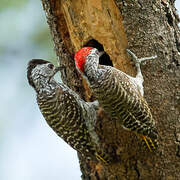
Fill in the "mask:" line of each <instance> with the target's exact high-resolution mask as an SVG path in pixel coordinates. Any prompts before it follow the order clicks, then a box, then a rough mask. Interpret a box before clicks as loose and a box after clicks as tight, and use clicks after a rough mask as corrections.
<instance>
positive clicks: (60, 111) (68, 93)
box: [27, 59, 105, 161]
mask: <svg viewBox="0 0 180 180" xmlns="http://www.w3.org/2000/svg"><path fill="white" fill-rule="evenodd" d="M60 70H61V67H55V66H54V65H53V64H52V63H50V62H48V61H45V60H42V59H33V60H31V61H30V62H29V64H28V68H27V78H28V82H29V84H30V85H31V86H32V87H33V88H34V90H35V91H36V93H37V103H38V105H39V108H40V111H41V112H42V114H43V116H44V118H45V120H46V121H47V123H48V124H49V126H50V127H51V128H52V129H53V130H54V131H55V132H56V133H57V135H58V136H59V137H61V138H62V139H63V140H64V141H65V142H66V143H68V144H69V145H70V146H71V147H72V148H74V149H75V150H77V151H78V152H79V153H80V154H81V155H82V156H84V157H86V158H87V159H96V158H97V159H99V160H102V161H105V160H104V159H103V158H104V157H101V154H102V153H103V152H101V150H100V148H99V139H98V136H97V134H96V132H95V129H94V127H95V122H96V108H97V106H98V102H97V101H95V102H85V101H84V100H82V99H81V98H80V96H79V95H78V94H77V93H76V92H74V91H73V90H71V89H70V88H69V87H67V86H66V85H65V84H63V83H58V82H56V81H55V80H54V75H55V74H56V73H57V72H58V71H60Z"/></svg>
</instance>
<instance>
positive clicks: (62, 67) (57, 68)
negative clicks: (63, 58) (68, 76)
mask: <svg viewBox="0 0 180 180" xmlns="http://www.w3.org/2000/svg"><path fill="white" fill-rule="evenodd" d="M62 69H65V66H59V67H56V68H55V69H54V73H55V74H56V73H57V72H58V71H61V70H62Z"/></svg>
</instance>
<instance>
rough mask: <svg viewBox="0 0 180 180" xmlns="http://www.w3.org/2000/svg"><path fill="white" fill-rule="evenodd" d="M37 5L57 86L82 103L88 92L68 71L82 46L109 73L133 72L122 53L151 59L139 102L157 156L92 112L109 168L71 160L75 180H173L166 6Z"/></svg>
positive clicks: (176, 38) (174, 102) (176, 130)
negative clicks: (100, 55)
mask: <svg viewBox="0 0 180 180" xmlns="http://www.w3.org/2000/svg"><path fill="white" fill-rule="evenodd" d="M42 4H43V7H44V10H45V12H46V16H47V21H48V24H49V27H50V30H51V34H52V37H53V40H54V44H55V50H56V53H57V57H58V62H59V63H60V64H63V65H65V66H66V70H65V71H64V73H63V74H62V79H63V81H64V83H66V84H67V85H68V86H69V87H70V88H72V89H73V90H75V91H76V92H77V93H78V94H80V95H81V96H82V98H84V99H86V100H91V93H90V92H89V90H88V87H87V85H86V83H85V82H83V80H82V79H81V77H80V76H79V74H78V73H77V72H76V70H75V66H74V60H73V55H74V53H75V52H76V51H77V50H78V49H80V48H81V47H83V45H85V44H86V43H88V41H89V42H91V43H92V44H93V46H94V47H97V41H98V42H99V43H100V44H101V45H102V46H103V48H104V50H105V51H106V52H107V54H108V55H109V56H110V59H111V61H112V63H113V66H114V67H116V68H119V69H121V70H122V71H124V72H126V73H128V74H130V75H134V74H135V68H134V67H133V66H132V65H131V63H130V59H129V58H128V56H127V54H126V51H125V49H126V48H127V47H128V48H129V49H131V50H132V51H133V52H135V53H136V55H137V56H138V57H144V56H152V55H157V56H158V58H157V59H155V60H152V61H149V62H148V63H146V65H144V66H142V71H143V74H144V79H145V81H144V87H145V99H146V100H147V102H148V104H149V106H150V108H151V110H152V114H153V116H154V119H155V120H156V124H157V128H158V132H159V149H158V151H157V152H156V153H151V152H149V151H148V150H147V149H146V148H145V147H144V146H142V140H141V139H140V138H139V137H138V136H137V135H135V134H134V133H131V132H127V131H125V130H123V129H122V128H121V126H119V124H118V123H117V122H114V121H112V120H111V119H108V118H107V116H106V114H105V113H104V112H103V110H101V109H100V110H99V111H98V122H97V124H96V129H97V133H98V134H99V136H100V138H101V143H102V147H103V148H106V149H107V151H108V152H109V153H110V154H112V156H115V159H116V161H115V162H113V163H110V164H108V165H107V164H103V163H100V162H99V163H97V162H87V161H86V160H85V159H82V157H81V156H80V155H79V159H80V166H81V171H82V179H87V180H88V179H92V180H99V179H103V180H106V179H107V180H110V179H111V180H113V179H116V180H117V179H120V180H121V179H122V180H127V179H141V180H146V179H147V180H149V179H153V180H160V179H162V180H164V179H166V180H167V179H168V180H175V179H177V180H178V179H180V112H179V111H180V31H179V28H178V25H177V24H178V21H179V18H178V15H177V14H176V10H175V8H174V0H146V1H142V0H133V1H132V0H56V1H55V0H42ZM91 40H92V41H91ZM106 60H107V61H108V59H106ZM106 60H105V62H104V63H105V64H106V63H107V62H106Z"/></svg>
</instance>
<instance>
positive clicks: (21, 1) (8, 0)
mask: <svg viewBox="0 0 180 180" xmlns="http://www.w3.org/2000/svg"><path fill="white" fill-rule="evenodd" d="M27 2H28V1H27V0H1V2H0V10H1V11H2V10H4V9H5V8H10V7H13V8H20V7H22V6H23V5H25V4H26V3H27Z"/></svg>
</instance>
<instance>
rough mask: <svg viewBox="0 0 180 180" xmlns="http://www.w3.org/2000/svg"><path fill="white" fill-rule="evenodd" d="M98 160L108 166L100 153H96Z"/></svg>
mask: <svg viewBox="0 0 180 180" xmlns="http://www.w3.org/2000/svg"><path fill="white" fill-rule="evenodd" d="M96 158H97V160H99V161H102V162H104V163H106V164H108V162H107V161H106V160H105V159H104V158H102V157H101V156H100V155H99V154H98V153H96Z"/></svg>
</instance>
